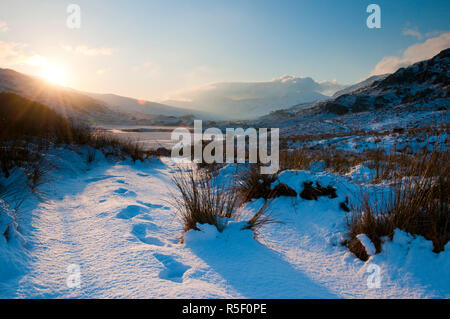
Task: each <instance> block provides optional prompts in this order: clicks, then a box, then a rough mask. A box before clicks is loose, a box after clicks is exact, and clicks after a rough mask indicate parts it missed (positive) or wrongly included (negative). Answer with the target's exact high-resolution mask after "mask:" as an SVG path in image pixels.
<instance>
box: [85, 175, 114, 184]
mask: <svg viewBox="0 0 450 319" xmlns="http://www.w3.org/2000/svg"><path fill="white" fill-rule="evenodd" d="M113 177H116V176H114V175H101V176H98V177H93V178H88V179H86V180H85V182H86V183H94V182H99V181H103V180H105V179H108V178H113Z"/></svg>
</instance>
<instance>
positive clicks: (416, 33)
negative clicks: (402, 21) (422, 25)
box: [402, 28, 423, 40]
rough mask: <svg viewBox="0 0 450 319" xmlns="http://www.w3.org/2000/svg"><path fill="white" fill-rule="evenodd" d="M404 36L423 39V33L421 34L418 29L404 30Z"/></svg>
mask: <svg viewBox="0 0 450 319" xmlns="http://www.w3.org/2000/svg"><path fill="white" fill-rule="evenodd" d="M402 34H403V35H410V36H412V37H416V38H417V39H419V40H422V39H423V35H422V33H420V32H419V30H418V29H417V28H416V29H408V28H406V29H403V31H402Z"/></svg>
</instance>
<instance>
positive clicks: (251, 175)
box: [236, 165, 277, 203]
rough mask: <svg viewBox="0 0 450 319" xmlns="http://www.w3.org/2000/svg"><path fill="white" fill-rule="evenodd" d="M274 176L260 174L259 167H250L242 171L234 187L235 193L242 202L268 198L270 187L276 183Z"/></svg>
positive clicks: (270, 191)
mask: <svg viewBox="0 0 450 319" xmlns="http://www.w3.org/2000/svg"><path fill="white" fill-rule="evenodd" d="M276 179H277V176H276V175H275V174H261V170H260V166H259V165H251V166H250V167H249V169H247V170H246V171H244V172H243V173H242V174H241V176H240V178H239V181H238V184H237V186H236V191H237V193H238V194H239V198H240V200H241V201H242V202H244V203H245V202H249V201H250V200H252V199H257V198H265V199H267V198H270V197H271V193H272V189H271V187H270V185H271V184H272V183H273V182H274V181H276Z"/></svg>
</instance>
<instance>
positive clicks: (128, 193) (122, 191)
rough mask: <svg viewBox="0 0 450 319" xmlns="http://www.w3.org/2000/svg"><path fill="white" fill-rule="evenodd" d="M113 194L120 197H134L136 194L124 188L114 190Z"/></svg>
mask: <svg viewBox="0 0 450 319" xmlns="http://www.w3.org/2000/svg"><path fill="white" fill-rule="evenodd" d="M114 193H116V194H120V195H122V196H125V197H136V193H135V192H133V191H130V190H128V189H126V188H122V187H121V188H118V189H116V190H115V191H114Z"/></svg>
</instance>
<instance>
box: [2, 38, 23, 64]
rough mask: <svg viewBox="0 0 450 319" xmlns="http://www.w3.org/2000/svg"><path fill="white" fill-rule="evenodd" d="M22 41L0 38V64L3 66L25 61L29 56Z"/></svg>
mask: <svg viewBox="0 0 450 319" xmlns="http://www.w3.org/2000/svg"><path fill="white" fill-rule="evenodd" d="M26 47H27V45H26V44H24V43H17V42H4V41H1V40H0V65H2V66H4V67H8V66H14V65H18V64H22V63H25V62H26V61H27V59H29V58H30V56H28V55H27V54H26V53H25V52H24V50H25V48H26Z"/></svg>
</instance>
